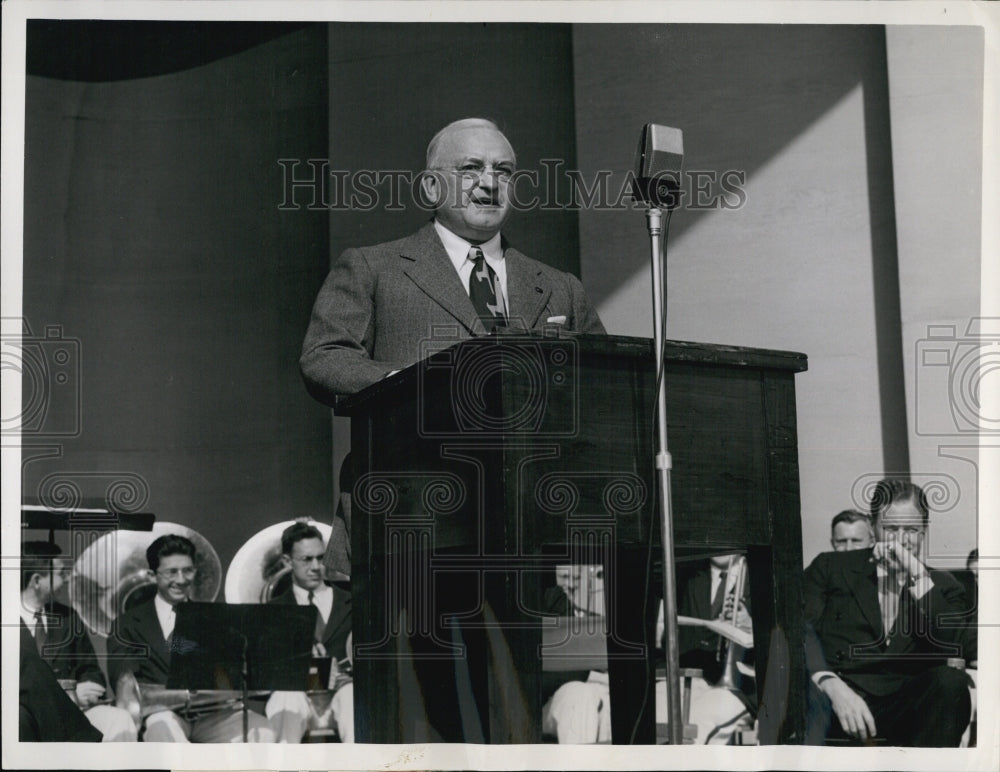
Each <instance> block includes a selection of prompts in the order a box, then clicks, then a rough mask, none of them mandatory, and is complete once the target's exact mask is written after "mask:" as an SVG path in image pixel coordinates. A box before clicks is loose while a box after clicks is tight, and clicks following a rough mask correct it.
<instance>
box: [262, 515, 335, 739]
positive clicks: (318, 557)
mask: <svg viewBox="0 0 1000 772" xmlns="http://www.w3.org/2000/svg"><path fill="white" fill-rule="evenodd" d="M325 552H326V547H325V546H324V544H323V535H322V534H321V533H320V532H319V530H318V529H317V528H316V527H315V526H312V525H309V524H308V523H293V524H292V525H290V526H288V528H286V529H285V531H284V533H282V534H281V555H282V560H284V562H285V564H286V565H287V566H289V567H290V568H291V576H292V583H291V586H290V587H289V588H288V589H287V590H286V591H285V592H283V593H281V594H280V595H277V596H275V597H274V598H272V599H271V603H288V604H295V603H297V604H299V605H300V606H309V605H311V606H315V607H316V643H315V645H314V646H313V655H314V656H316V657H331V658H332V666H331V671H330V672H331V681H332V683H330V684H329V686H330V687H331V691H333V697H332V700H331V701H330V703H329V706H328V708H327V710H328V711H329V712H330V714H331V717H332V719H333V723H334V725H335V726H336V727H337V734H338V735H339V737H340V741H341V742H345V743H351V742H354V686H353V684H352V683H351V681H350V680H349V679H347V678H346V677H344V676H341V677H339V678H336V673H337V672H338V670H339V663H340V662H343V661H344V660H346V659H347V637H348V635H349V634H350V632H351V593H350V590H349V589H348V588H346V587H344V586H342V585H340V584H332V583H327V582H326V581H324V568H323V555H324V553H325ZM266 712H267V716H268V718H269V719H270V721H271V724H272V725H273V726H274V728H275V732H276V734H277V739H278V742H293V743H297V742H300V741H301V740H302V737H303V735H304V734H305V732H306V729H307V728H308V726H309V721H310V716H311V715H312V714H313V706H312V703H311V702H310V700H309V698H308V696H307V695H306V694H305V692H274V693H273V694H272V695H271V697H270V698H269V699H268V701H267V708H266Z"/></svg>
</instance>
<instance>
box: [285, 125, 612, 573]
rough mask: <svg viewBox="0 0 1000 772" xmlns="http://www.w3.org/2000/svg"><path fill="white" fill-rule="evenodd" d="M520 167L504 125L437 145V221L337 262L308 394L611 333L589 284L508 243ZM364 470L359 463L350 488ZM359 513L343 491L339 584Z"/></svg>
mask: <svg viewBox="0 0 1000 772" xmlns="http://www.w3.org/2000/svg"><path fill="white" fill-rule="evenodd" d="M516 163H517V159H516V156H515V154H514V149H513V148H512V147H511V145H510V143H509V142H508V141H507V138H506V137H505V136H504V135H503V133H502V132H501V131H500V129H499V128H498V127H497V126H496V124H494V123H493V122H492V121H488V120H484V119H482V118H467V119H463V120H459V121H455V122H453V123H450V124H448V125H447V126H445V127H444V128H443V129H441V130H440V131H439V132H438V133H437V134H436V135H435V136H434V137H433V138H432V139H431V141H430V143H429V144H428V145H427V153H426V166H427V168H426V169H425V170H424V174H423V176H422V178H421V180H420V185H421V193H422V195H423V197H424V198H425V199H426V201H428V202H430V203H431V204H432V205H433V207H434V219H433V222H431V223H428V224H427V225H425V226H424V227H422V228H421V229H420V230H419V231H417V232H416V233H415V234H413V235H411V236H408V237H406V238H403V239H399V240H398V241H392V242H388V243H383V244H376V245H374V246H369V247H360V248H356V249H348V250H346V251H345V252H344V253H343V254H342V255H341V256H340V258H339V259H338V260H337V261H336V262H335V263H334V264H333V266H332V268H331V270H330V273H329V275H328V276H327V278H326V281H325V282H324V284H323V286H322V288H321V289H320V291H319V295H318V296H317V298H316V303H315V304H314V306H313V310H312V316H311V318H310V321H309V328H308V329H307V331H306V335H305V340H304V341H303V344H302V357H301V359H300V360H299V365H300V367H301V369H302V375H303V378H304V380H305V383H306V388H307V389H308V390H309V392H310V394H312V395H313V396H314V397H315V398H316V399H318V400H319V401H320V402H323V403H324V404H327V405H333V404H334V401H335V399H336V398H337V397H338V396H343V395H347V394H353V393H354V392H357V391H359V390H361V389H363V388H365V387H366V386H370V385H371V384H373V383H375V382H377V381H379V380H381V379H382V378H385V377H386V376H387V375H389V374H391V373H393V372H394V371H396V370H399V369H401V368H404V367H406V366H408V365H410V364H413V363H414V362H416V361H418V360H419V359H421V358H423V357H426V356H429V355H430V354H431V353H433V352H434V351H435V350H439V349H442V348H446V347H448V346H450V345H452V344H453V343H455V342H456V341H458V340H462V339H466V338H470V337H473V336H478V335H485V334H487V333H488V332H490V331H493V330H495V329H497V328H506V329H511V330H515V331H517V330H521V331H528V330H542V329H543V328H545V327H546V326H547V325H549V326H551V325H553V324H555V325H558V326H559V327H560V328H562V329H564V330H566V331H569V332H579V333H603V332H604V326H603V325H602V324H601V320H600V319H599V318H598V316H597V312H596V311H595V310H594V308H593V306H592V305H591V304H590V302H589V301H588V300H587V297H586V294H585V293H584V291H583V286H582V285H581V284H580V281H579V280H578V279H577V278H576V277H575V276H572V275H571V274H568V273H563V272H562V271H558V270H556V269H554V268H551V267H549V266H547V265H545V264H544V263H540V262H538V261H536V260H533V259H531V258H529V257H527V256H525V255H524V254H522V253H521V252H519V251H518V250H517V249H515V248H514V247H512V246H511V245H510V244H509V243H507V241H506V239H504V238H503V236H502V235H501V232H500V231H501V227H502V226H503V224H504V223H505V222H506V220H507V217H508V216H509V215H510V212H511V208H512V202H511V196H510V190H509V189H510V184H511V177H512V175H513V174H514V171H515V169H516ZM355 476H356V475H355V473H354V471H353V468H352V463H351V458H350V456H348V458H347V459H345V461H344V465H343V467H342V470H341V486H340V488H341V491H342V492H344V491H347V492H349V491H350V490H351V487H352V486H353V482H354V479H355ZM350 508H351V502H350V498H349V495H348V494H345V493H342V495H341V501H340V502H339V506H338V512H337V516H336V517H335V518H334V520H333V523H332V527H333V534H332V536H331V538H330V544H329V545H328V552H327V559H326V566H327V570H328V575H331V576H333V575H338V574H339V575H343V576H350V573H351V562H350V515H351V512H350Z"/></svg>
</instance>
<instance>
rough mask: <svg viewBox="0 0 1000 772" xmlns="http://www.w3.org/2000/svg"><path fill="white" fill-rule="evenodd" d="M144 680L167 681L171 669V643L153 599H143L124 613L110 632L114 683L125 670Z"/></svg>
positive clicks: (111, 673)
mask: <svg viewBox="0 0 1000 772" xmlns="http://www.w3.org/2000/svg"><path fill="white" fill-rule="evenodd" d="M126 671H127V672H131V673H132V674H133V675H134V676H135V678H136V680H137V681H139V682H140V683H154V684H166V683H167V674H168V673H169V672H170V644H169V643H168V642H167V639H166V638H164V637H163V630H162V629H161V628H160V620H159V619H158V618H157V616H156V607H155V606H154V605H153V600H152V599H150V600H148V601H146V602H145V603H140V604H139V605H138V606H135V607H134V608H132V609H129V610H128V611H127V612H125V613H124V614H123V615H122V616H120V617H119V618H118V620H117V622H116V624H115V629H114V630H113V631H112V634H111V635H109V636H108V675H109V676H110V678H111V683H112V684H117V683H118V678H119V677H120V676H121V675H122V673H125V672H126Z"/></svg>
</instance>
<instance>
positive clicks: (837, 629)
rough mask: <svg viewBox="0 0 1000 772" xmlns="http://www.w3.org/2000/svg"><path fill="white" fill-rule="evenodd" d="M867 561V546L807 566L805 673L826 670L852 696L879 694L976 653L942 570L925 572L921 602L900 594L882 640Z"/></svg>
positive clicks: (959, 601)
mask: <svg viewBox="0 0 1000 772" xmlns="http://www.w3.org/2000/svg"><path fill="white" fill-rule="evenodd" d="M871 556H872V551H871V550H870V549H866V550H853V551H849V552H824V553H822V554H820V555H817V556H816V559H815V560H814V561H813V562H812V564H810V566H809V567H808V568H807V569H806V572H805V587H804V596H805V621H806V625H807V641H806V659H807V665H808V667H809V672H811V673H815V672H817V671H820V670H832V671H834V672H836V673H837V674H838V675H839V676H840V677H841V678H843V679H844V680H845V681H847V682H848V683H849V684H850V685H851V686H852V687H854V688H855V689H856V690H857V691H859V692H861V693H863V694H869V695H874V696H884V695H887V694H892V693H893V692H895V691H896V690H898V689H899V687H900V686H901V685H902V683H903V682H904V681H905V680H906V679H907V678H909V677H910V676H911V675H914V674H915V673H919V672H921V671H922V670H926V669H928V668H931V667H936V666H938V665H943V664H945V661H946V659H947V658H948V657H970V655H971V656H974V647H975V644H974V636H972V637H970V634H969V633H970V631H969V630H968V629H967V627H966V626H964V625H963V624H962V623H961V622H960V621H958V620H961V618H962V612H963V611H964V610H965V609H966V607H967V604H966V601H965V593H964V591H963V589H962V586H961V585H960V584H959V583H958V582H957V581H956V580H955V579H954V577H952V576H951V575H950V574H949V573H947V572H946V571H931V572H930V575H931V579H932V581H933V582H934V587H933V588H932V589H931V590H930V591H929V592H928V593H927V594H926V595H924V597H923V598H921V599H920V600H915V599H914V598H913V597H912V594H911V593H910V591H909V590H908V589H904V590H903V592H902V594H901V598H902V602H901V603H900V609H899V614H898V616H897V619H896V623H895V625H894V626H893V629H892V630H890V631H889V634H888V635H886V634H885V633H884V631H883V629H882V613H881V610H880V607H879V601H878V579H877V577H876V566H875V563H874V562H873V561H872V560H871ZM949 616H950V617H951V620H952V623H951V624H949V620H948V617H949ZM972 632H973V633H974V631H972Z"/></svg>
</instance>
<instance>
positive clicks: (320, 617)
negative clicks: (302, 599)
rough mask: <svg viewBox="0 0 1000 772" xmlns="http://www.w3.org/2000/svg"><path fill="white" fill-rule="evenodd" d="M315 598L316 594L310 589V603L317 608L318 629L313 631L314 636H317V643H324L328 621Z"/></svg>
mask: <svg viewBox="0 0 1000 772" xmlns="http://www.w3.org/2000/svg"><path fill="white" fill-rule="evenodd" d="M315 598H316V594H315V593H314V592H313V591H312V590H309V605H310V606H312V607H313V608H314V609H316V629H315V630H314V631H313V638H315V640H316V642H317V643H323V637H324V635H325V633H326V622H324V621H323V612H322V611H320V610H319V606H317V605H316V602H315Z"/></svg>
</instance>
